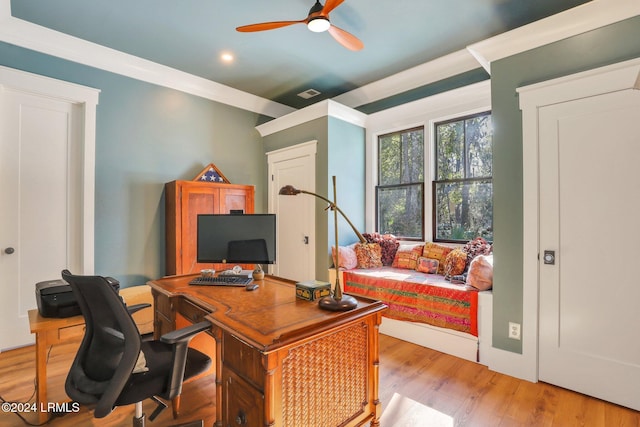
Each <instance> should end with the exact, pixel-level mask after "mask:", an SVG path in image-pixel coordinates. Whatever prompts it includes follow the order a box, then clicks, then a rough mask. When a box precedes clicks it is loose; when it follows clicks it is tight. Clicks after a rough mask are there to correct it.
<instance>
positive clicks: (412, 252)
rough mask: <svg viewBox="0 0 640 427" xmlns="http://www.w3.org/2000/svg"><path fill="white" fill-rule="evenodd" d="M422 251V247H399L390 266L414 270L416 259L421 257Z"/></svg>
mask: <svg viewBox="0 0 640 427" xmlns="http://www.w3.org/2000/svg"><path fill="white" fill-rule="evenodd" d="M422 249H423V246H422V245H400V246H399V247H398V250H397V251H396V256H395V257H394V258H393V263H392V264H391V266H392V267H395V268H408V269H410V270H415V269H416V267H417V266H418V258H420V255H422Z"/></svg>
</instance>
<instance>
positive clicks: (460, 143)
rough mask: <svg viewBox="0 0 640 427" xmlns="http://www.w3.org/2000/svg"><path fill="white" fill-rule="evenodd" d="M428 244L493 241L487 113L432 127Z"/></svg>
mask: <svg viewBox="0 0 640 427" xmlns="http://www.w3.org/2000/svg"><path fill="white" fill-rule="evenodd" d="M434 132H435V138H434V139H435V179H434V181H433V183H432V197H433V240H434V241H449V242H466V241H468V240H471V239H473V238H475V237H478V236H480V237H483V238H485V239H486V240H488V241H493V184H492V160H493V149H492V146H493V138H492V137H493V129H492V124H491V113H490V112H486V113H481V114H477V115H474V116H470V117H464V118H458V119H455V120H451V121H446V122H440V123H436V124H435V126H434Z"/></svg>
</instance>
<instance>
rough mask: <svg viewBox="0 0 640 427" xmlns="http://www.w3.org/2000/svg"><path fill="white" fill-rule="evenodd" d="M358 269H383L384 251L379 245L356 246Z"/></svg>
mask: <svg viewBox="0 0 640 427" xmlns="http://www.w3.org/2000/svg"><path fill="white" fill-rule="evenodd" d="M356 258H357V260H358V268H376V267H382V249H381V248H380V245H379V244H377V243H358V244H356Z"/></svg>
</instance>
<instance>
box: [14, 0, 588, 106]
mask: <svg viewBox="0 0 640 427" xmlns="http://www.w3.org/2000/svg"><path fill="white" fill-rule="evenodd" d="M586 2H587V1H586V0H446V1H445V0H393V1H391V0H387V1H375V2H374V1H371V0H346V1H344V3H342V4H341V5H340V6H338V7H337V8H336V9H335V10H334V11H333V12H332V13H331V22H332V24H333V25H336V26H338V27H340V28H342V29H344V30H346V31H348V32H350V33H352V34H353V35H355V36H357V37H358V38H359V39H360V40H362V41H363V42H364V45H365V47H364V49H363V50H361V51H357V52H353V51H350V50H347V49H345V48H344V47H342V46H341V45H340V44H338V43H337V42H336V41H335V40H333V39H332V37H331V36H330V35H329V34H328V33H312V32H310V31H309V30H307V29H306V27H305V26H304V25H302V24H299V25H292V26H288V27H284V28H279V29H275V30H270V31H264V32H256V33H239V32H237V31H236V30H235V28H236V27H237V26H240V25H246V24H253V23H258V22H265V21H281V20H301V19H305V18H306V16H307V13H308V11H309V9H310V8H311V6H313V4H314V0H270V1H265V0H108V1H87V0H12V1H11V9H12V15H13V16H14V17H16V18H20V19H23V20H26V21H30V22H32V23H35V24H39V25H42V26H45V27H48V28H51V29H54V30H57V31H60V32H63V33H66V34H69V35H72V36H75V37H78V38H82V39H85V40H88V41H91V42H94V43H97V44H100V45H103V46H107V47H110V48H113V49H116V50H119V51H122V52H125V53H129V54H132V55H136V56H139V57H142V58H145V59H148V60H151V61H154V62H157V63H160V64H163V65H166V66H169V67H172V68H176V69H179V70H182V71H185V72H188V73H191V74H194V75H197V76H200V77H204V78H206V79H210V80H213V81H215V82H218V83H222V84H224V85H227V86H231V87H234V88H236V89H240V90H242V91H245V92H248V93H251V94H254V95H258V96H261V97H264V98H267V99H270V100H273V101H276V102H280V103H282V104H285V105H289V106H291V107H294V108H302V107H305V106H307V105H309V104H312V103H314V102H317V101H319V100H322V99H326V98H332V97H334V96H337V95H340V94H342V93H344V92H348V91H350V90H353V89H355V88H358V87H360V86H362V85H365V84H368V83H371V82H374V81H377V80H380V79H382V78H385V77H388V76H390V75H392V74H395V73H398V72H400V71H403V70H406V69H408V68H411V67H414V66H417V65H420V64H423V63H425V62H428V61H431V60H434V59H436V58H438V57H441V56H444V55H446V54H449V53H452V52H455V51H458V50H460V49H464V48H465V47H466V46H468V45H470V44H473V43H476V42H479V41H481V40H484V39H487V38H489V37H492V36H495V35H497V34H500V33H503V32H505V31H508V30H511V29H514V28H517V27H520V26H522V25H525V24H528V23H530V22H533V21H536V20H539V19H542V18H545V17H548V16H550V15H553V14H556V13H559V12H561V11H564V10H566V9H570V8H572V7H575V6H578V5H580V4H583V3H586ZM225 51H228V52H231V53H233V55H234V56H235V61H234V62H233V63H231V64H226V63H223V62H222V61H221V60H220V59H219V56H220V54H221V53H222V52H225ZM482 73H484V71H482V70H480V71H479V72H477V73H472V74H473V77H472V78H471V80H472V81H473V80H478V79H479V78H480V79H481V78H483V77H482V76H481V75H482ZM484 78H486V77H484ZM465 81H466V80H465V79H464V78H458V79H455V80H453V81H452V82H454V83H452V84H457V85H459V84H462V83H464V82H465ZM441 86H443V84H441ZM444 86H446V84H445V85H444ZM307 89H315V90H317V91H319V92H321V95H319V96H317V97H314V98H311V99H309V100H304V99H302V98H300V97H298V96H297V95H296V94H298V93H299V92H302V91H304V90H307ZM430 91H431V90H429V89H428V88H420V89H419V90H417V91H414V92H413V93H412V94H406V95H407V96H408V97H409V98H411V97H415V96H420V95H419V94H421V93H430ZM393 102H394V101H393V100H388V101H387V102H384V101H383V102H378V103H377V105H379V106H375V105H373V106H371V105H370V106H368V107H366V106H365V107H364V110H367V111H368V112H371V111H372V110H377V109H380V108H386V106H388V105H389V104H390V103H393Z"/></svg>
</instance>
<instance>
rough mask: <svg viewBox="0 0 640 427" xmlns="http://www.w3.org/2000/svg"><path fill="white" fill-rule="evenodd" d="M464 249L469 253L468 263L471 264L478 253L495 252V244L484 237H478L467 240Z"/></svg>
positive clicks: (487, 253) (488, 253)
mask: <svg viewBox="0 0 640 427" xmlns="http://www.w3.org/2000/svg"><path fill="white" fill-rule="evenodd" d="M463 250H464V251H465V252H466V253H467V264H468V265H470V264H471V261H472V260H473V259H474V258H475V257H477V256H478V255H490V254H491V253H492V252H493V246H492V245H491V244H490V243H488V242H487V241H486V240H484V239H483V238H482V237H476V238H475V239H473V240H471V241H469V242H467V244H466V245H464V248H463Z"/></svg>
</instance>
